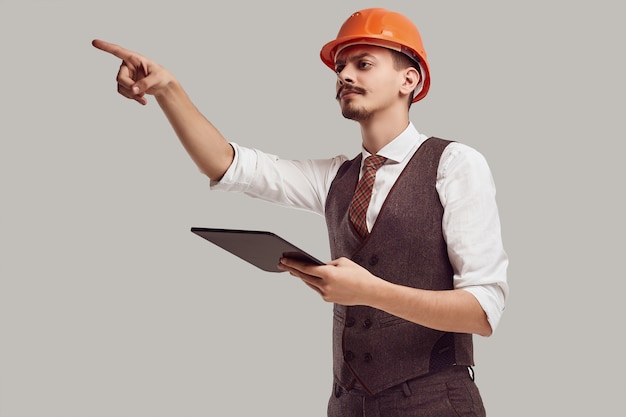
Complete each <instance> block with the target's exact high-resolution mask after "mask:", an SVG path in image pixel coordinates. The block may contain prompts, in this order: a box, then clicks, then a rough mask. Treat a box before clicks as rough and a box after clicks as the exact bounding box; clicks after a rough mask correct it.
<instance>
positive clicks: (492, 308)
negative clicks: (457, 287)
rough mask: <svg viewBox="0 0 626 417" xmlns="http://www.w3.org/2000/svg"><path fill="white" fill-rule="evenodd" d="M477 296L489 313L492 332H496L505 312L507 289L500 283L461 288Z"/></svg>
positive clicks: (486, 312) (488, 319)
mask: <svg viewBox="0 0 626 417" xmlns="http://www.w3.org/2000/svg"><path fill="white" fill-rule="evenodd" d="M461 289H462V290H463V291H467V292H469V293H470V294H472V295H473V296H474V297H476V300H478V303H479V304H480V306H481V307H482V309H483V311H484V312H485V314H486V315H487V321H489V325H490V326H491V332H492V333H495V331H496V327H498V323H499V322H500V318H501V317H502V313H503V312H504V298H505V297H506V295H505V291H503V289H502V288H501V287H500V285H499V284H488V285H480V286H478V285H477V286H471V287H464V288H461Z"/></svg>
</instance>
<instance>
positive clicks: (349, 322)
mask: <svg viewBox="0 0 626 417" xmlns="http://www.w3.org/2000/svg"><path fill="white" fill-rule="evenodd" d="M355 323H356V320H355V319H354V317H349V318H348V319H347V320H346V327H352V326H354V324H355Z"/></svg>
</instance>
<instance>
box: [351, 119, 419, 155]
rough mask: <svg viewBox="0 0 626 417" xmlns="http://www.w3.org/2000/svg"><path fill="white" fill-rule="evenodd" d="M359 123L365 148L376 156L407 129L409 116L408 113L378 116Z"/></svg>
mask: <svg viewBox="0 0 626 417" xmlns="http://www.w3.org/2000/svg"><path fill="white" fill-rule="evenodd" d="M359 123H360V125H361V138H362V140H363V147H364V148H365V149H367V151H368V152H369V153H371V154H375V153H377V152H378V151H380V150H381V149H382V148H383V147H384V146H385V145H387V144H388V143H389V142H391V141H392V140H394V139H395V138H396V137H398V135H399V134H400V133H402V132H403V131H404V130H405V129H406V128H407V126H408V125H409V114H408V112H406V113H404V112H402V113H401V112H395V114H394V113H391V114H384V115H383V114H377V115H376V116H375V117H373V118H371V119H369V120H364V121H361V122H359Z"/></svg>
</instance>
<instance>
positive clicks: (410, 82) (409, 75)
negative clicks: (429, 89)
mask: <svg viewBox="0 0 626 417" xmlns="http://www.w3.org/2000/svg"><path fill="white" fill-rule="evenodd" d="M403 77H404V78H403V80H402V85H401V86H400V93H401V94H403V95H409V94H411V91H413V90H415V89H416V88H417V85H418V84H419V82H420V79H421V77H420V73H419V72H418V71H417V70H416V69H415V68H413V67H409V68H407V69H405V70H404V71H403Z"/></svg>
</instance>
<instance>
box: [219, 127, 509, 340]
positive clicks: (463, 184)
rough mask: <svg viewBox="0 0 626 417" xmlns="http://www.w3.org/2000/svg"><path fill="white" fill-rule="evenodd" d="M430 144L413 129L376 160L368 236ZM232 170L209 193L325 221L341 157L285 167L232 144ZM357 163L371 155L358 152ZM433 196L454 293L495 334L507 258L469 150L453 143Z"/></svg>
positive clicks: (488, 186)
mask: <svg viewBox="0 0 626 417" xmlns="http://www.w3.org/2000/svg"><path fill="white" fill-rule="evenodd" d="M426 139H428V136H426V135H423V134H420V133H419V132H418V131H417V130H416V129H415V127H414V125H413V124H412V123H409V126H408V127H407V128H406V129H405V130H404V132H402V133H401V134H400V135H399V136H398V137H397V138H395V139H394V140H393V141H392V142H390V143H389V144H387V145H386V146H385V147H384V148H382V149H381V150H380V151H379V152H378V155H382V156H384V157H386V158H387V162H386V163H385V165H383V166H382V167H381V168H380V169H379V170H378V172H377V174H376V181H375V183H374V190H373V192H372V200H371V202H370V205H369V208H368V211H367V215H366V221H367V227H368V229H369V230H371V228H372V225H373V224H374V222H375V221H376V217H377V216H378V212H379V211H380V209H381V207H382V205H383V202H384V201H385V199H386V198H387V195H388V194H389V191H390V190H391V187H392V186H393V184H394V183H395V181H396V179H397V178H398V176H399V175H400V173H401V172H402V170H403V169H404V168H405V167H406V165H407V163H408V162H409V160H410V159H411V157H412V156H413V154H414V153H415V151H417V149H418V148H419V146H420V145H421V144H422V143H423V142H424V141H425V140H426ZM231 145H232V146H233V148H234V150H235V158H234V160H233V163H232V164H231V166H230V167H229V169H228V170H227V171H226V173H225V174H224V176H223V177H222V179H221V180H220V181H219V182H215V181H212V182H211V189H213V190H222V191H234V192H241V193H244V194H246V195H249V196H251V197H254V198H259V199H263V200H266V201H269V202H272V203H275V204H279V205H283V206H288V207H293V208H299V209H304V210H308V211H312V212H314V213H317V214H320V215H322V216H323V215H324V210H325V205H326V197H327V195H328V191H329V190H330V185H331V183H332V181H333V179H334V178H335V175H336V174H337V170H338V169H339V167H340V166H341V164H342V163H343V162H345V161H346V160H348V158H347V157H346V156H344V155H340V156H336V157H334V158H331V159H318V160H285V159H280V158H278V157H277V156H275V155H271V154H267V153H264V152H261V151H259V150H256V149H250V148H245V147H242V146H239V145H237V144H236V143H231ZM362 153H363V160H364V159H365V157H367V156H368V155H369V153H368V152H367V151H366V150H365V149H362ZM436 188H437V192H438V194H439V199H440V200H441V204H442V205H443V208H444V214H443V223H442V225H443V233H444V238H445V240H446V243H447V247H448V255H449V258H450V262H451V264H452V267H453V270H454V288H455V289H463V290H465V291H468V292H470V293H471V294H473V295H474V296H475V297H476V299H477V300H478V302H479V303H480V305H481V306H482V308H483V310H484V311H485V313H486V315H487V318H488V320H489V323H490V325H491V328H492V331H495V329H496V327H497V325H498V322H499V321H500V317H501V315H502V312H503V311H504V305H505V300H506V297H507V295H508V292H509V287H508V284H507V276H506V270H507V266H508V257H507V254H506V252H505V251H504V248H503V245H502V239H501V232H500V218H499V214H498V208H497V205H496V200H495V194H496V191H495V184H494V181H493V178H492V175H491V170H490V169H489V166H488V164H487V162H486V160H485V158H484V157H483V155H482V154H480V153H479V152H478V151H476V150H475V149H473V148H471V147H469V146H467V145H463V144H461V143H458V142H453V143H451V144H450V145H448V146H447V147H446V149H445V150H444V152H443V154H442V156H441V159H440V161H439V167H438V170H437V183H436Z"/></svg>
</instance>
